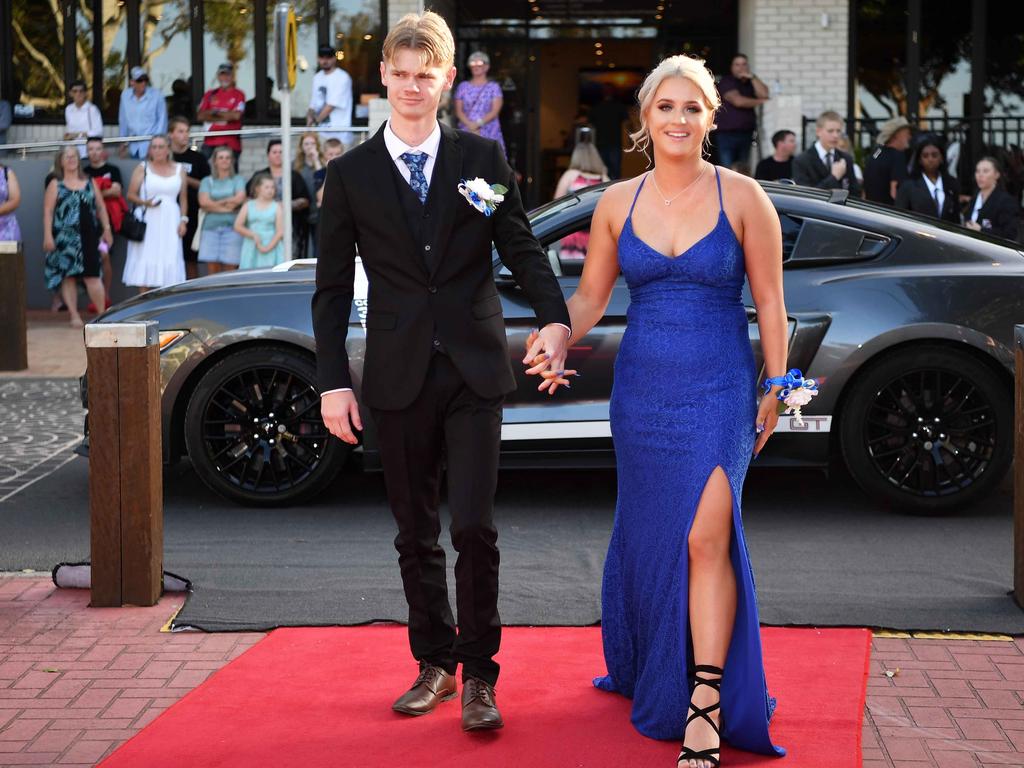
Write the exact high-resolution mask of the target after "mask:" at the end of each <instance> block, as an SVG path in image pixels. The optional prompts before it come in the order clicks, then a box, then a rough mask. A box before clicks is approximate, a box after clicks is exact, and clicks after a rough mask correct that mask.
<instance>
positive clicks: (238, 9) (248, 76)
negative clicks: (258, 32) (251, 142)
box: [202, 0, 256, 112]
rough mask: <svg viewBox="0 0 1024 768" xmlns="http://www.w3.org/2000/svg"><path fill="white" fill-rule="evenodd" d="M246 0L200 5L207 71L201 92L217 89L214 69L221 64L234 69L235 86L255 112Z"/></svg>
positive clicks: (250, 20) (250, 10) (249, 10)
mask: <svg viewBox="0 0 1024 768" xmlns="http://www.w3.org/2000/svg"><path fill="white" fill-rule="evenodd" d="M254 11H255V7H254V5H253V3H252V2H249V1H247V0H217V1H216V2H207V3H205V4H204V5H203V22H204V24H203V63H204V66H205V69H206V72H205V73H204V77H203V87H202V91H203V92H204V93H205V92H206V91H208V90H210V89H211V88H216V87H217V86H218V83H217V67H218V66H219V65H221V64H222V63H224V62H229V63H231V64H233V65H234V66H235V85H236V86H237V87H238V88H240V89H241V90H242V93H244V94H245V98H246V99H247V108H246V111H247V112H248V111H250V110H249V106H248V105H250V104H251V105H253V108H255V94H256V62H255V61H254V60H253V45H252V41H253V13H254Z"/></svg>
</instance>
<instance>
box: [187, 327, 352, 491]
mask: <svg viewBox="0 0 1024 768" xmlns="http://www.w3.org/2000/svg"><path fill="white" fill-rule="evenodd" d="M315 380H316V365H315V363H314V362H313V360H312V359H311V358H310V357H308V356H307V355H304V354H302V353H301V352H297V351H291V350H287V349H283V348H281V347H271V346H260V347H249V348H247V349H243V350H240V351H238V352H235V353H232V354H230V355H228V356H227V357H226V358H224V359H223V360H221V361H220V362H218V363H217V364H216V365H214V366H213V367H212V368H210V370H208V371H207V372H206V373H205V374H203V377H202V379H200V380H199V384H198V385H197V386H196V388H195V390H194V391H193V392H192V395H191V397H190V398H189V401H188V408H187V409H186V411H185V446H186V448H187V450H188V455H189V458H190V459H191V461H192V466H193V467H194V468H195V470H196V473H197V474H198V475H199V477H200V478H201V479H202V480H203V482H204V483H206V485H208V486H209V487H210V488H211V489H212V490H214V491H216V492H217V493H219V494H220V495H221V496H224V497H225V498H228V499H231V500H232V501H236V502H238V503H240V504H245V505H249V506H274V505H280V504H287V503H294V502H296V501H298V500H300V499H303V498H306V497H308V496H310V495H313V494H315V493H317V492H318V491H320V490H322V489H323V488H324V487H325V486H326V485H327V484H328V483H330V482H331V480H332V479H333V478H334V476H335V475H336V474H337V472H338V470H339V469H340V468H341V466H342V465H343V464H344V463H345V460H346V458H347V457H348V455H349V452H350V449H349V446H348V445H346V444H345V443H342V442H341V441H340V440H336V439H334V438H332V437H331V435H330V434H329V433H328V431H327V428H326V427H325V426H324V424H323V421H322V420H321V419H320V395H319V394H318V392H317V391H316V388H315V387H314V384H313V382H314V381H315Z"/></svg>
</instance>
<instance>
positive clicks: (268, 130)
mask: <svg viewBox="0 0 1024 768" xmlns="http://www.w3.org/2000/svg"><path fill="white" fill-rule="evenodd" d="M306 132H315V133H353V134H356V135H357V136H358V137H359V140H360V142H361V141H363V140H365V139H366V134H368V133H369V132H370V129H369V128H367V127H366V126H357V125H350V126H342V127H340V128H339V127H335V126H326V125H311V126H304V125H295V126H292V133H293V134H295V133H306ZM156 135H162V134H142V135H137V136H104V137H102V138H103V143H104V144H112V145H117V144H131V143H133V142H136V141H150V140H151V139H152V138H153V137H154V136H156ZM188 135H189V138H190V139H192V140H193V141H195V140H196V139H205V138H206V137H207V136H239V137H241V138H243V139H245V138H252V137H256V136H271V137H273V136H280V135H281V126H279V125H272V126H263V127H259V128H255V127H253V128H241V129H237V130H230V131H189V134H188ZM87 140H88V139H56V140H50V141H28V142H21V143H17V144H0V152H5V153H7V154H19V155H20V156H21V159H22V160H24V159H26V157H27V155H28V154H29V153H30V152H31V153H36V152H53V151H55V150H57V149H60V148H61V147H67V146H72V147H77V146H82V145H84V144H85V143H86V141H87ZM357 143H358V142H357ZM346 149H349V147H346Z"/></svg>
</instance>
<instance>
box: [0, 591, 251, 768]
mask: <svg viewBox="0 0 1024 768" xmlns="http://www.w3.org/2000/svg"><path fill="white" fill-rule="evenodd" d="M88 600H89V595H88V592H87V591H86V590H57V589H55V588H54V587H53V583H52V582H51V581H50V580H49V579H48V578H39V577H31V578H26V577H10V576H6V577H5V576H0V767H2V768H13V767H14V766H27V765H36V766H37V765H59V766H91V765H95V764H96V763H97V762H99V761H100V760H101V759H102V758H103V757H104V756H106V755H107V754H109V753H110V752H112V751H113V750H114V749H115V748H116V747H117V745H119V744H121V743H122V742H123V741H125V740H127V739H129V738H131V737H132V736H133V735H134V734H135V733H137V732H138V731H139V730H140V729H142V728H144V727H145V726H146V725H147V724H148V723H150V722H151V721H152V720H153V719H154V718H155V717H156V716H157V715H159V714H160V713H161V712H163V711H164V709H166V708H167V707H169V706H170V705H171V704H173V703H174V702H176V701H177V700H178V699H180V698H181V697H182V696H184V695H185V694H186V693H188V692H189V691H190V690H192V689H193V688H194V687H196V686H197V685H199V684H200V683H201V682H203V680H205V679H206V678H207V677H208V676H209V675H211V674H212V673H213V672H214V671H215V670H217V669H220V667H222V666H224V665H225V664H226V663H227V662H229V661H230V660H231V659H233V658H235V657H236V656H239V655H240V654H242V653H244V652H245V651H246V650H248V648H249V647H250V646H252V645H253V644H254V643H255V642H257V641H258V640H260V639H261V638H262V637H263V634H262V633H224V634H201V633H192V632H189V633H176V634H170V633H162V632H161V631H160V629H161V627H163V625H164V624H166V622H167V621H168V619H170V618H171V616H172V615H173V613H174V611H175V610H177V609H178V608H179V607H180V606H181V603H182V601H183V600H184V596H183V595H169V596H166V597H164V598H163V599H162V600H161V601H160V603H159V604H158V605H157V606H155V607H153V608H119V609H115V608H101V609H90V608H88V607H87V605H88Z"/></svg>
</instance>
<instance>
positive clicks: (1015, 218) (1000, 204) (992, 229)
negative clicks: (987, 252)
mask: <svg viewBox="0 0 1024 768" xmlns="http://www.w3.org/2000/svg"><path fill="white" fill-rule="evenodd" d="M977 201H978V196H977V194H975V196H974V197H973V198H971V202H970V204H969V205H968V206H967V218H968V219H970V217H971V212H972V211H973V210H974V205H975V203H976V202H977ZM986 222H987V223H986ZM978 223H979V224H980V225H981V230H982V232H987V233H988V234H990V235H998V236H999V237H1005V238H1007V239H1009V240H1016V239H1017V237H1018V236H1019V235H1020V232H1019V226H1020V205H1019V204H1018V203H1017V201H1016V200H1014V199H1013V195H1011V194H1010V193H1009V192H1007V191H1006V190H1005V189H1003V188H1002V187H996V188H995V189H993V190H992V194H990V195H989V196H988V200H986V201H985V204H984V205H983V206H981V210H980V211H978Z"/></svg>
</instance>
